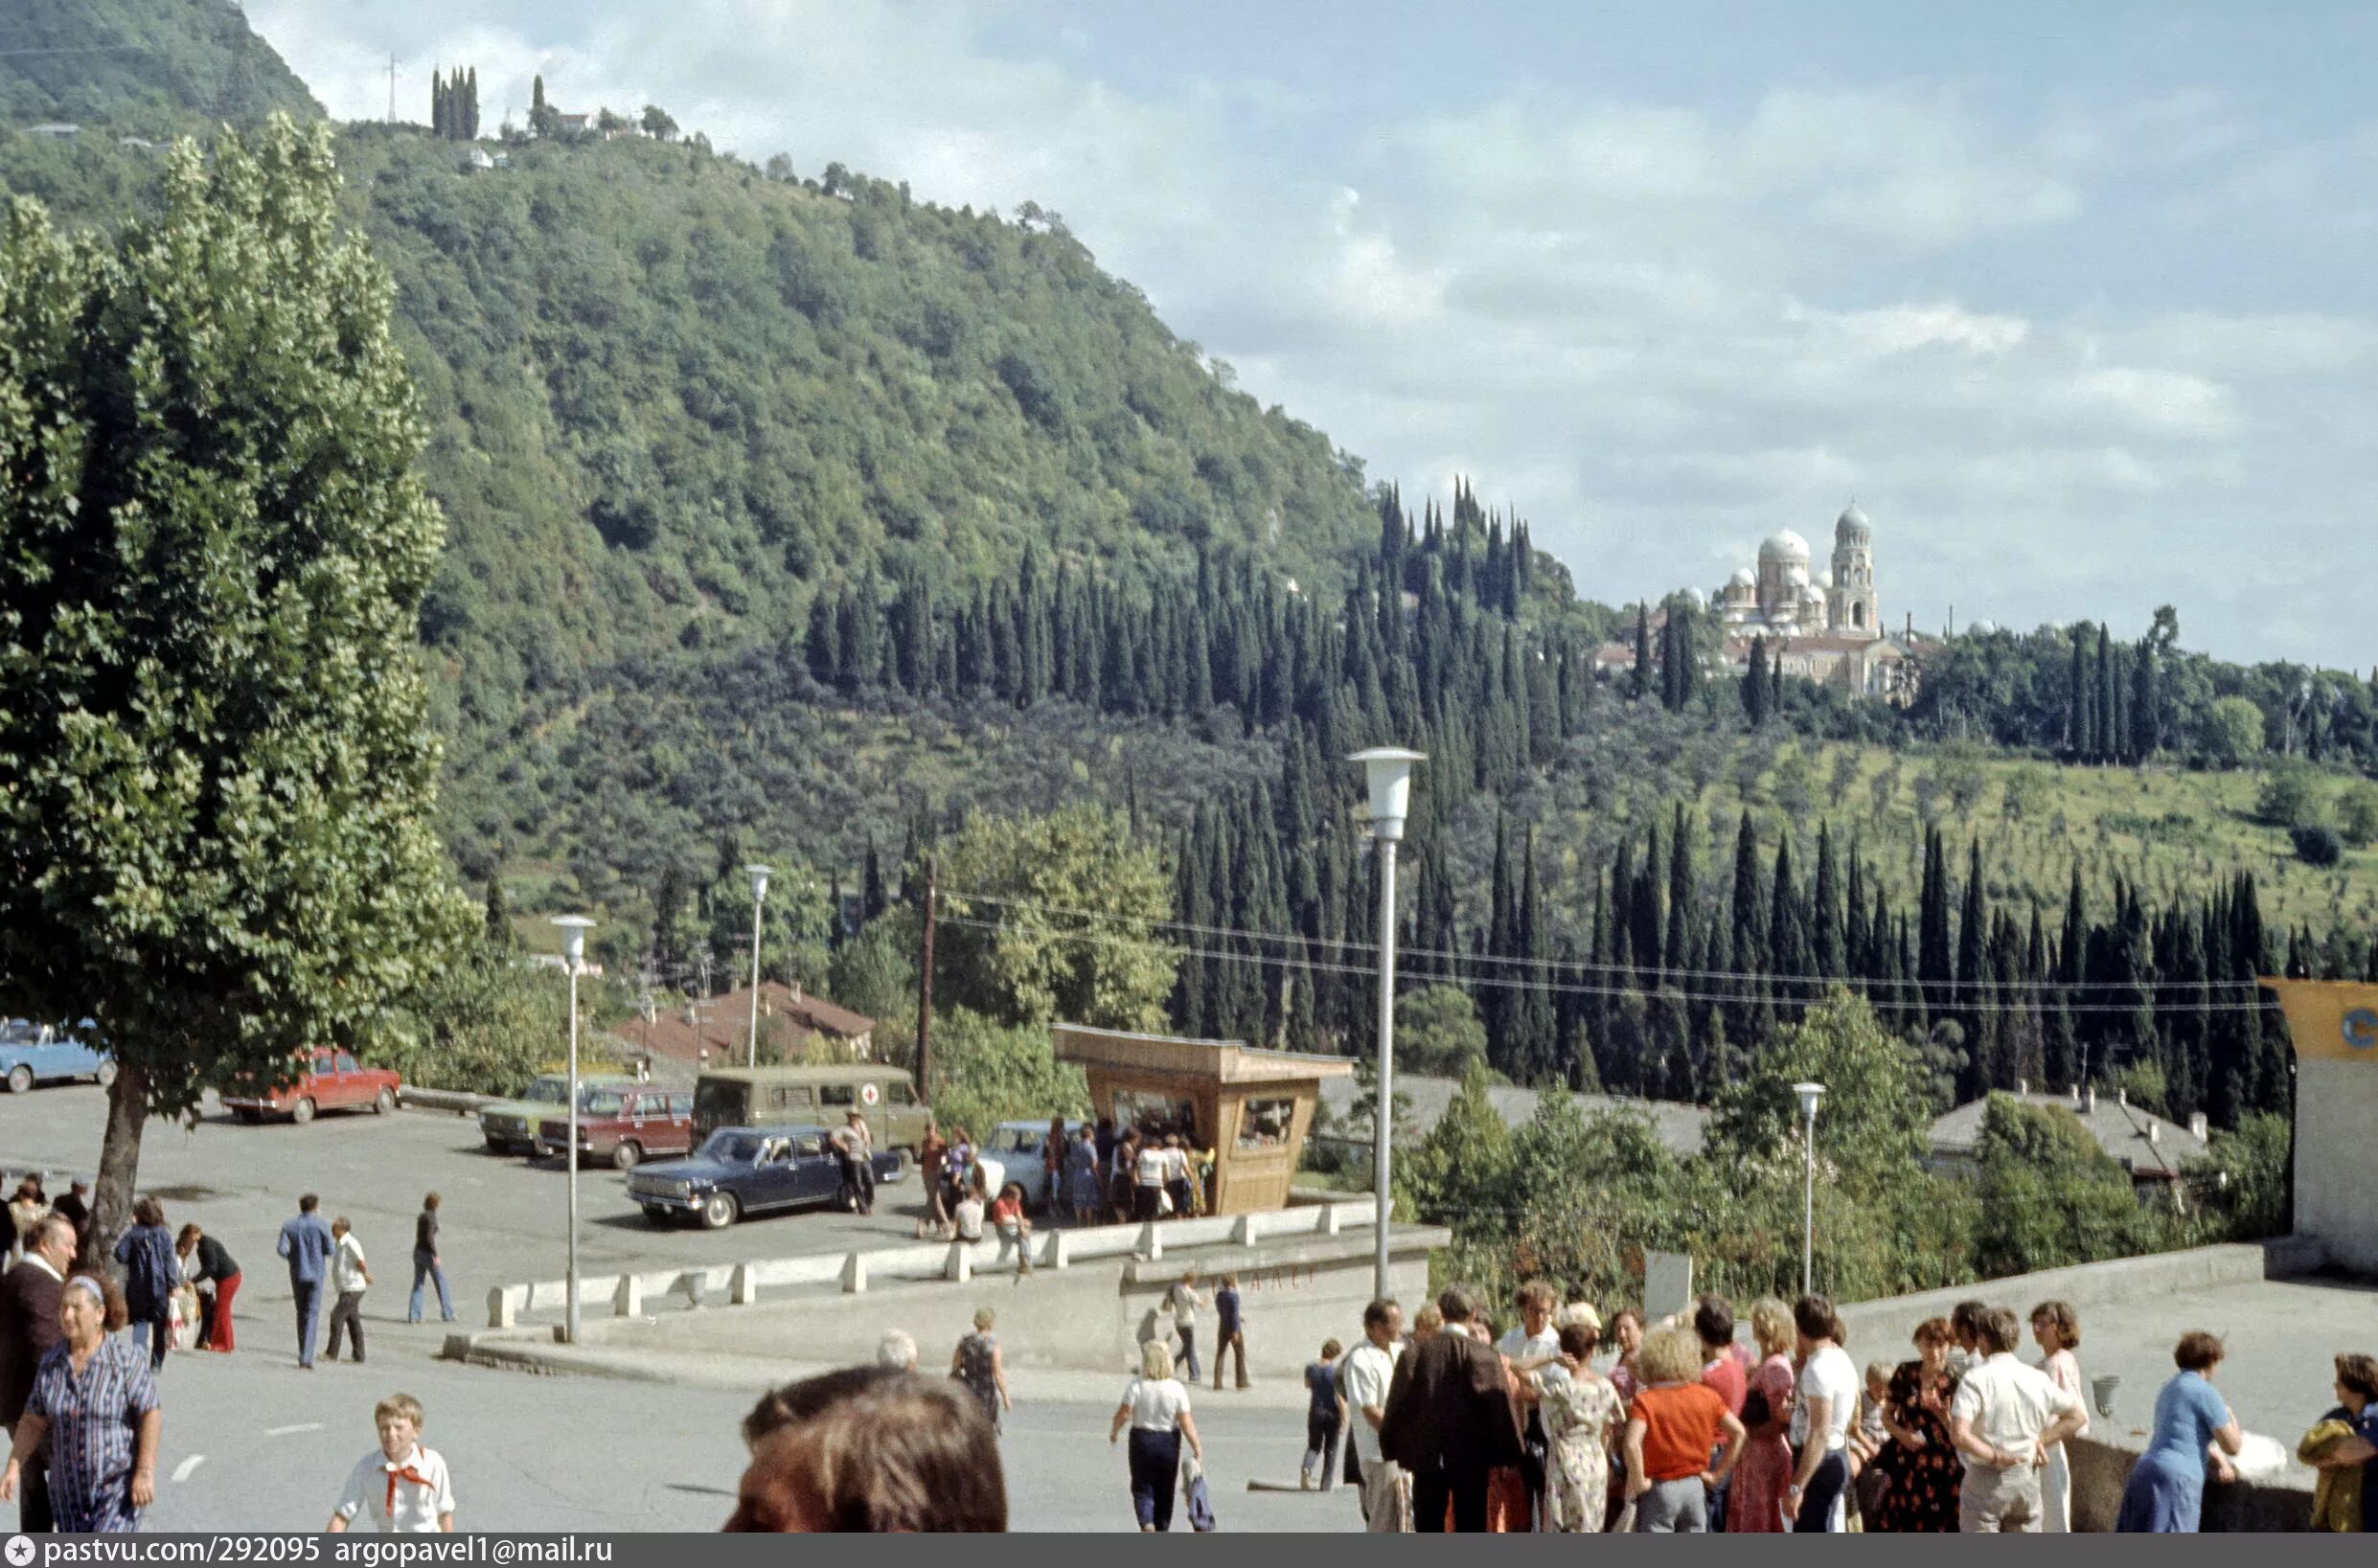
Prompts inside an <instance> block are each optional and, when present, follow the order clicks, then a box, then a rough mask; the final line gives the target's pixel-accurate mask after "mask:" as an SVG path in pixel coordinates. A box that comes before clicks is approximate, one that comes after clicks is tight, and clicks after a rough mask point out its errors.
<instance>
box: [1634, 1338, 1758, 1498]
mask: <svg viewBox="0 0 2378 1568" xmlns="http://www.w3.org/2000/svg"><path fill="white" fill-rule="evenodd" d="M1701 1362H1702V1356H1701V1337H1700V1336H1699V1335H1698V1334H1696V1333H1694V1332H1693V1330H1691V1329H1661V1330H1660V1331H1659V1332H1658V1333H1656V1334H1653V1335H1652V1336H1650V1337H1649V1338H1648V1339H1646V1340H1644V1342H1643V1352H1642V1357H1641V1364H1642V1377H1643V1384H1644V1386H1643V1388H1642V1389H1641V1390H1640V1391H1639V1392H1637V1393H1636V1395H1635V1403H1634V1405H1633V1406H1632V1407H1631V1408H1630V1409H1629V1411H1628V1415H1627V1495H1628V1497H1629V1498H1630V1499H1631V1500H1632V1501H1633V1502H1634V1503H1635V1529H1636V1531H1638V1532H1640V1533H1643V1534H1673V1533H1679V1532H1701V1531H1706V1530H1707V1529H1708V1528H1709V1490H1708V1489H1709V1488H1712V1487H1716V1486H1722V1485H1723V1484H1724V1483H1725V1481H1726V1477H1727V1476H1728V1475H1730V1474H1732V1473H1733V1469H1734V1462H1735V1461H1736V1460H1738V1459H1740V1458H1741V1457H1742V1444H1743V1436H1744V1432H1743V1424H1742V1421H1741V1420H1740V1419H1739V1418H1737V1417H1736V1416H1735V1415H1734V1413H1733V1412H1732V1411H1731V1410H1728V1409H1727V1408H1726V1398H1725V1396H1723V1395H1721V1394H1719V1393H1718V1392H1717V1391H1716V1390H1715V1389H1712V1388H1710V1387H1709V1386H1708V1385H1707V1384H1705V1383H1703V1382H1702V1380H1701ZM1720 1433H1723V1434H1725V1444H1726V1445H1725V1449H1724V1451H1723V1452H1720V1453H1719V1454H1718V1458H1717V1462H1716V1464H1714V1465H1712V1464H1711V1463H1710V1460H1709V1454H1710V1451H1711V1450H1712V1449H1714V1448H1716V1447H1717V1444H1718V1439H1719V1434H1720Z"/></svg>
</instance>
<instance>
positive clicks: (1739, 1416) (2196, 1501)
mask: <svg viewBox="0 0 2378 1568" xmlns="http://www.w3.org/2000/svg"><path fill="white" fill-rule="evenodd" d="M1514 1306H1515V1308H1516V1313H1517V1317H1518V1321H1517V1322H1516V1323H1515V1324H1514V1325H1512V1327H1510V1328H1509V1329H1508V1330H1507V1331H1505V1332H1503V1333H1501V1334H1500V1335H1499V1336H1498V1334H1497V1332H1496V1325H1495V1324H1494V1322H1493V1321H1492V1320H1491V1319H1490V1318H1489V1317H1488V1316H1487V1315H1486V1312H1485V1310H1484V1307H1483V1305H1482V1304H1481V1303H1480V1302H1479V1300H1478V1299H1477V1297H1476V1296H1475V1294H1474V1293H1473V1292H1471V1291H1469V1290H1467V1289H1465V1288H1462V1287H1459V1286H1455V1287H1452V1288H1450V1289H1447V1290H1446V1291H1444V1292H1443V1293H1442V1294H1440V1295H1439V1296H1438V1297H1437V1299H1436V1300H1435V1301H1434V1302H1432V1303H1430V1304H1429V1305H1428V1306H1427V1307H1423V1308H1422V1310H1421V1311H1420V1313H1419V1314H1418V1315H1417V1317H1416V1318H1415V1320H1414V1322H1413V1324H1412V1328H1411V1332H1410V1334H1409V1335H1408V1337H1407V1336H1406V1334H1405V1332H1404V1314H1403V1309H1402V1307H1401V1306H1400V1305H1399V1304H1397V1303H1395V1302H1393V1301H1379V1302H1374V1303H1372V1304H1371V1306H1370V1307H1369V1308H1368V1309H1367V1310H1366V1312H1365V1313H1364V1317H1363V1340H1362V1342H1361V1343H1360V1344H1359V1345H1357V1346H1356V1348H1355V1349H1354V1350H1353V1351H1352V1352H1345V1351H1343V1348H1342V1347H1341V1346H1340V1345H1339V1344H1338V1342H1337V1341H1336V1340H1332V1341H1330V1342H1328V1343H1327V1344H1325V1345H1323V1346H1322V1347H1321V1356H1320V1358H1319V1359H1318V1360H1316V1361H1315V1362H1314V1363H1312V1364H1311V1365H1309V1366H1308V1367H1307V1369H1306V1373H1305V1376H1306V1382H1307V1385H1308V1387H1309V1388H1310V1389H1311V1391H1312V1402H1311V1405H1310V1407H1309V1410H1308V1414H1307V1440H1306V1455H1305V1466H1304V1473H1305V1479H1306V1484H1308V1485H1311V1484H1313V1482H1314V1478H1315V1476H1316V1474H1317V1476H1318V1481H1319V1485H1321V1486H1323V1487H1327V1486H1329V1485H1331V1484H1332V1481H1333V1479H1334V1474H1333V1472H1334V1471H1335V1469H1336V1466H1337V1452H1338V1439H1339V1437H1340V1435H1341V1434H1342V1436H1343V1438H1344V1443H1345V1451H1346V1478H1347V1479H1348V1480H1349V1481H1351V1482H1353V1483H1354V1484H1355V1485H1356V1486H1357V1487H1358V1488H1360V1507H1361V1511H1362V1516H1363V1518H1364V1520H1365V1522H1366V1525H1367V1527H1368V1528H1369V1529H1371V1530H1374V1531H1406V1530H1411V1531H1421V1532H1439V1531H1447V1530H1454V1531H1527V1530H1542V1531H1564V1532H1566V1531H1601V1530H1632V1531H1637V1532H1645V1533H1666V1532H1697V1531H1725V1532H1729V1533H1778V1532H1784V1531H1794V1532H1812V1533H1823V1532H1841V1531H1847V1530H1858V1531H1866V1532H1876V1533H1890V1534H1914V1533H1926V1532H1951V1531H1957V1532H1968V1533H2018V1532H2043V1531H2044V1532H2062V1531H2069V1530H2070V1529H2071V1518H2072V1514H2071V1507H2072V1504H2071V1498H2072V1490H2071V1466H2070V1461H2069V1452H2068V1444H2069V1443H2070V1441H2071V1440H2073V1439H2075V1438H2078V1437H2080V1436H2082V1435H2084V1434H2086V1433H2087V1431H2088V1430H2089V1413H2088V1410H2087V1408H2086V1406H2085V1404H2084V1402H2083V1398H2082V1388H2083V1382H2082V1377H2081V1371H2080V1363H2079V1359H2078V1355H2077V1352H2078V1350H2079V1348H2080V1344H2081V1325H2080V1318H2079V1314H2078V1313H2077V1312H2075V1311H2074V1309H2073V1308H2072V1307H2070V1306H2069V1304H2067V1303H2064V1302H2061V1301H2046V1302H2042V1303H2040V1304H2038V1305H2037V1306H2036V1307H2034V1308H2033V1309H2032V1311H2031V1313H2030V1315H2029V1317H2028V1319H2027V1325H2028V1328H2029V1331H2030V1337H2031V1340H2032V1342H2033V1344H2034V1345H2035V1346H2036V1347H2037V1350H2038V1356H2037V1358H2036V1360H2025V1359H2023V1358H2022V1357H2021V1355H2020V1354H2019V1352H2020V1351H2021V1349H2022V1344H2021V1341H2022V1338H2023V1329H2024V1326H2025V1322H2026V1320H2024V1319H2019V1318H2017V1316H2016V1315H2015V1313H2014V1312H2013V1311H2012V1310H2010V1309H2008V1308H2005V1307H1992V1306H1990V1305H1989V1304H1987V1303H1985V1302H1981V1301H1969V1302H1965V1303H1962V1304H1960V1305H1959V1306H1957V1307H1956V1308H1955V1310H1954V1311H1953V1312H1952V1313H1951V1315H1950V1316H1948V1317H1946V1318H1935V1319H1932V1320H1930V1321H1927V1322H1925V1323H1923V1324H1921V1325H1919V1326H1918V1327H1917V1329H1916V1330H1915V1333H1914V1335H1913V1336H1912V1337H1913V1343H1912V1349H1913V1350H1914V1351H1915V1354H1914V1356H1913V1357H1911V1358H1909V1359H1907V1360H1904V1361H1900V1362H1898V1363H1896V1364H1893V1363H1892V1362H1889V1361H1873V1362H1870V1363H1868V1364H1867V1366H1866V1367H1865V1368H1864V1372H1863V1375H1862V1373H1861V1371H1860V1369H1858V1368H1857V1366H1856V1365H1855V1363H1853V1362H1852V1361H1851V1359H1850V1356H1849V1353H1848V1351H1847V1348H1846V1342H1847V1337H1848V1336H1847V1331H1846V1329H1844V1327H1843V1325H1842V1324H1841V1318H1840V1315H1839V1314H1838V1313H1836V1312H1835V1310H1834V1308H1833V1306H1832V1304H1831V1303H1830V1302H1828V1301H1827V1300H1826V1299H1825V1298H1823V1297H1821V1296H1815V1295H1812V1296H1806V1297H1803V1298H1802V1299H1801V1300H1800V1301H1798V1302H1797V1303H1795V1304H1793V1305H1791V1306H1789V1307H1787V1306H1786V1304H1785V1303H1783V1302H1782V1301H1780V1300H1777V1299H1774V1298H1772V1297H1770V1298H1763V1299H1761V1300H1760V1301H1757V1302H1755V1303H1753V1304H1752V1306H1751V1307H1750V1310H1749V1336H1748V1342H1747V1343H1746V1341H1745V1338H1744V1336H1742V1335H1741V1334H1740V1333H1739V1332H1738V1329H1737V1323H1736V1319H1735V1314H1734V1310H1733V1307H1732V1305H1731V1304H1730V1303H1728V1302H1727V1301H1726V1299H1725V1298H1723V1297H1721V1296H1715V1295H1709V1296H1703V1297H1702V1298H1701V1300H1700V1301H1699V1302H1698V1304H1696V1307H1695V1308H1694V1310H1693V1311H1692V1312H1690V1313H1689V1314H1680V1315H1679V1316H1677V1317H1675V1318H1672V1319H1669V1320H1667V1321H1664V1322H1661V1323H1659V1324H1657V1325H1646V1324H1645V1323H1644V1321H1643V1319H1642V1317H1641V1316H1640V1314H1638V1313H1636V1312H1635V1311H1634V1310H1633V1309H1626V1310H1622V1311H1619V1312H1617V1313H1616V1314H1614V1315H1613V1317H1612V1321H1611V1323H1610V1325H1609V1328H1610V1343H1609V1345H1608V1347H1607V1352H1606V1349H1605V1345H1604V1325H1603V1322H1602V1319H1601V1315H1600V1313H1599V1312H1598V1311H1596V1309H1595V1308H1594V1307H1592V1305H1591V1304H1589V1303H1585V1302H1571V1303H1568V1304H1566V1306H1564V1305H1560V1303H1559V1299H1558V1295H1557V1293H1556V1292H1555V1291H1554V1290H1553V1289H1552V1287H1551V1286H1550V1285H1548V1284H1543V1282H1533V1283H1530V1284H1527V1285H1525V1286H1523V1287H1522V1288H1521V1291H1520V1292H1519V1296H1518V1299H1517V1301H1516V1302H1515V1303H1514ZM2222 1353H2223V1352H2222V1346H2221V1342H2220V1341H2219V1340H2218V1339H2217V1338H2215V1337H2214V1336H2213V1335H2211V1334H2208V1333H2203V1332H2191V1333H2189V1334H2186V1335H2184V1336H2183V1338H2182V1339H2181V1341H2180V1343H2179V1345H2178V1347H2177V1348H2176V1350H2175V1352H2174V1361H2175V1364H2176V1366H2177V1368H2178V1371H2177V1373H2176V1375H2174V1376H2173V1377H2172V1378H2171V1379H2170V1380H2169V1381H2168V1382H2167V1383H2166V1384H2165V1385H2164V1386H2163V1388H2162V1390H2161V1393H2160V1394H2159V1395H2158V1398H2157V1400H2156V1409H2155V1423H2154V1429H2153V1432H2152V1434H2151V1435H2150V1437H2149V1441H2148V1443H2147V1447H2146V1451H2145V1452H2144V1454H2143V1455H2142V1456H2141V1458H2140V1460H2139V1462H2138V1465H2137V1466H2136V1467H2135V1468H2134V1469H2133V1471H2132V1473H2131V1475H2130V1478H2129V1481H2128V1483H2127V1486H2126V1488H2125V1489H2124V1492H2123V1495H2122V1500H2121V1506H2120V1511H2119V1515H2118V1518H2117V1520H2116V1524H2115V1528H2116V1529H2117V1530H2121V1531H2133V1532H2165V1533H2168V1532H2192V1531H2194V1530H2196V1529H2197V1528H2198V1527H2199V1523H2200V1520H2201V1517H2202V1510H2203V1499H2204V1489H2205V1484H2206V1481H2207V1476H2208V1475H2209V1476H2211V1477H2212V1478H2214V1479H2217V1480H2229V1479H2234V1477H2235V1468H2234V1465H2233V1456H2235V1455H2236V1454H2237V1453H2238V1452H2239V1450H2240V1447H2241V1445H2242V1444H2243V1442H2244V1434H2243V1433H2242V1431H2241V1429H2240V1427H2239V1425H2238V1422H2237V1420H2236V1419H2235V1418H2234V1417H2233V1416H2232V1415H2231V1414H2230V1413H2229V1409H2228V1407H2227V1405H2226V1404H2225V1403H2224V1401H2223V1400H2222V1398H2221V1397H2220V1395H2219V1394H2218V1392H2216V1390H2215V1388H2214V1386H2213V1376H2214V1373H2215V1369H2216V1368H2217V1367H2218V1366H2219V1364H2220V1362H2221V1359H2222ZM1605 1354H1607V1360H1603V1361H1601V1363H1600V1364H1599V1365H1597V1359H1598V1358H1600V1357H1602V1356H1604V1355H1605ZM2336 1395H2337V1398H2338V1405H2337V1407H2336V1408H2335V1409H2334V1410H2331V1411H2330V1412H2329V1413H2328V1414H2327V1415H2325V1416H2324V1417H2322V1418H2321V1420H2320V1421H2319V1422H2318V1423H2316V1424H2315V1426H2314V1428H2313V1429H2312V1430H2311V1431H2310V1432H2307V1433H2306V1435H2305V1438H2304V1441H2303V1443H2302V1444H2301V1446H2300V1448H2299V1450H2298V1452H2299V1455H2300V1457H2301V1458H2302V1460H2303V1462H2304V1463H2305V1464H2307V1465H2311V1466H2314V1467H2315V1468H2316V1469H2318V1470H2319V1471H2320V1474H2321V1487H2320V1489H2319V1492H2318V1494H2317V1498H2316V1523H2317V1525H2318V1527H2319V1528H2321V1529H2323V1530H2364V1529H2367V1528H2370V1525H2371V1523H2372V1522H2373V1521H2378V1506H2373V1503H2372V1499H2371V1493H2372V1490H2373V1488H2378V1464H2374V1463H2373V1460H2378V1410H2373V1409H2372V1404H2373V1400H2378V1361H2373V1360H2372V1358H2371V1357H2368V1356H2366V1355H2344V1356H2340V1357H2339V1358H2338V1360H2337V1381H2336Z"/></svg>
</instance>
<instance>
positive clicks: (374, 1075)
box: [223, 1051, 404, 1127]
mask: <svg viewBox="0 0 2378 1568" xmlns="http://www.w3.org/2000/svg"><path fill="white" fill-rule="evenodd" d="M403 1086H404V1085H403V1080H402V1079H399V1078H398V1077H397V1075H396V1074H395V1073H393V1072H391V1071H390V1070H389V1069H387V1068H385V1067H366V1066H364V1065H362V1064H361V1063H360V1062H358V1061H356V1060H355V1058H354V1053H353V1052H352V1051H315V1052H313V1053H311V1054H310V1055H309V1057H306V1068H305V1071H303V1072H301V1073H299V1074H298V1075H297V1077H296V1079H295V1081H293V1082H291V1083H289V1084H287V1085H286V1086H284V1087H281V1088H273V1087H271V1086H270V1085H268V1084H263V1083H257V1082H253V1081H251V1082H249V1083H244V1084H236V1085H234V1086H233V1089H232V1092H230V1093H227V1094H225V1095H224V1096H223V1108H224V1109H226V1110H228V1111H231V1112H232V1113H233V1114H235V1115H237V1116H238V1117H239V1118H240V1121H242V1122H261V1121H263V1119H264V1118H265V1117H267V1116H286V1117H287V1118H288V1119H289V1120H290V1121H292V1122H294V1123H296V1124H297V1125H299V1126H301V1127H302V1126H304V1125H306V1124H307V1123H309V1122H310V1121H312V1120H313V1119H314V1114H315V1113H316V1112H317V1111H345V1110H369V1111H371V1112H373V1113H374V1114H375V1115H378V1116H385V1115H387V1114H388V1113H389V1112H390V1111H392V1110H394V1109H396V1107H397V1091H398V1090H399V1089H400V1088H402V1087H403Z"/></svg>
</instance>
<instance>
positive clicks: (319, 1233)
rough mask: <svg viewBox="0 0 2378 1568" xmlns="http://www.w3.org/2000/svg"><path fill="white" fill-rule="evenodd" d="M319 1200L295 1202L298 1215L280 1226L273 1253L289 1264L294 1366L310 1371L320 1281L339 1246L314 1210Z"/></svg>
mask: <svg viewBox="0 0 2378 1568" xmlns="http://www.w3.org/2000/svg"><path fill="white" fill-rule="evenodd" d="M321 1207H322V1200H321V1199H320V1198H318V1197H316V1196H314V1194H313V1193H307V1194H306V1195H305V1196H304V1197H301V1198H299V1199H298V1200H297V1213H296V1214H295V1215H294V1216H290V1218H289V1219H288V1220H287V1221H286V1223H284V1224H283V1225H282V1227H281V1239H280V1240H279V1241H278V1242H276V1243H274V1250H275V1251H276V1252H278V1253H280V1254H281V1256H282V1257H284V1258H286V1259H287V1260H288V1261H289V1294H290V1295H292V1296H294V1297H296V1298H297V1364H298V1365H299V1366H301V1367H303V1368H305V1369H306V1370H307V1371H308V1372H311V1371H312V1370H313V1347H314V1337H315V1334H316V1333H317V1332H318V1331H319V1330H320V1329H321V1327H322V1281H323V1278H324V1276H325V1275H327V1274H328V1273H329V1272H330V1267H331V1254H332V1252H334V1251H336V1250H337V1247H338V1243H337V1241H336V1240H335V1239H333V1238H332V1236H331V1227H330V1226H328V1225H325V1224H324V1223H322V1216H321V1215H320V1214H318V1213H317V1212H316V1211H317V1210H319V1209H320V1208H321Z"/></svg>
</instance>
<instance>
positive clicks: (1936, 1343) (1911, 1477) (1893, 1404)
mask: <svg viewBox="0 0 2378 1568" xmlns="http://www.w3.org/2000/svg"><path fill="white" fill-rule="evenodd" d="M1955 1342H1956V1335H1955V1331H1954V1330H1952V1329H1950V1327H1949V1320H1948V1319H1947V1318H1931V1319H1928V1320H1927V1321H1925V1322H1924V1323H1923V1324H1921V1325H1919V1326H1918V1327H1917V1329H1916V1330H1915V1351H1916V1359H1914V1360H1913V1361H1904V1362H1902V1363H1900V1367H1899V1370H1898V1371H1897V1372H1895V1373H1893V1374H1892V1375H1891V1387H1890V1399H1889V1401H1888V1403H1887V1404H1886V1407H1885V1409H1884V1411H1883V1428H1884V1430H1885V1431H1886V1432H1888V1433H1889V1434H1890V1439H1891V1441H1890V1443H1888V1444H1887V1445H1886V1447H1885V1448H1884V1450H1883V1452H1882V1455H1881V1457H1880V1458H1878V1459H1877V1460H1876V1461H1875V1462H1874V1463H1875V1465H1876V1466H1877V1467H1878V1468H1880V1469H1881V1470H1883V1471H1884V1472H1885V1473H1886V1475H1888V1476H1889V1478H1890V1479H1889V1482H1888V1483H1887V1484H1886V1486H1885V1487H1884V1488H1883V1496H1882V1500H1881V1502H1880V1504H1879V1505H1878V1506H1877V1507H1876V1509H1875V1511H1874V1516H1873V1517H1872V1518H1870V1519H1868V1520H1867V1521H1866V1528H1867V1530H1869V1531H1873V1532H1881V1533H1885V1534H1902V1535H1910V1534H1914V1535H1920V1534H1944V1533H1954V1532H1955V1530H1956V1527H1957V1492H1958V1489H1959V1488H1962V1487H1963V1486H1964V1484H1965V1462H1964V1461H1963V1460H1961V1459H1959V1458H1958V1457H1957V1452H1956V1445H1955V1443H1952V1442H1951V1441H1950V1438H1949V1401H1950V1400H1952V1399H1954V1398H1956V1383H1957V1380H1956V1377H1955V1375H1954V1374H1952V1373H1951V1372H1950V1371H1949V1347H1950V1346H1951V1345H1953V1344H1955Z"/></svg>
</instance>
